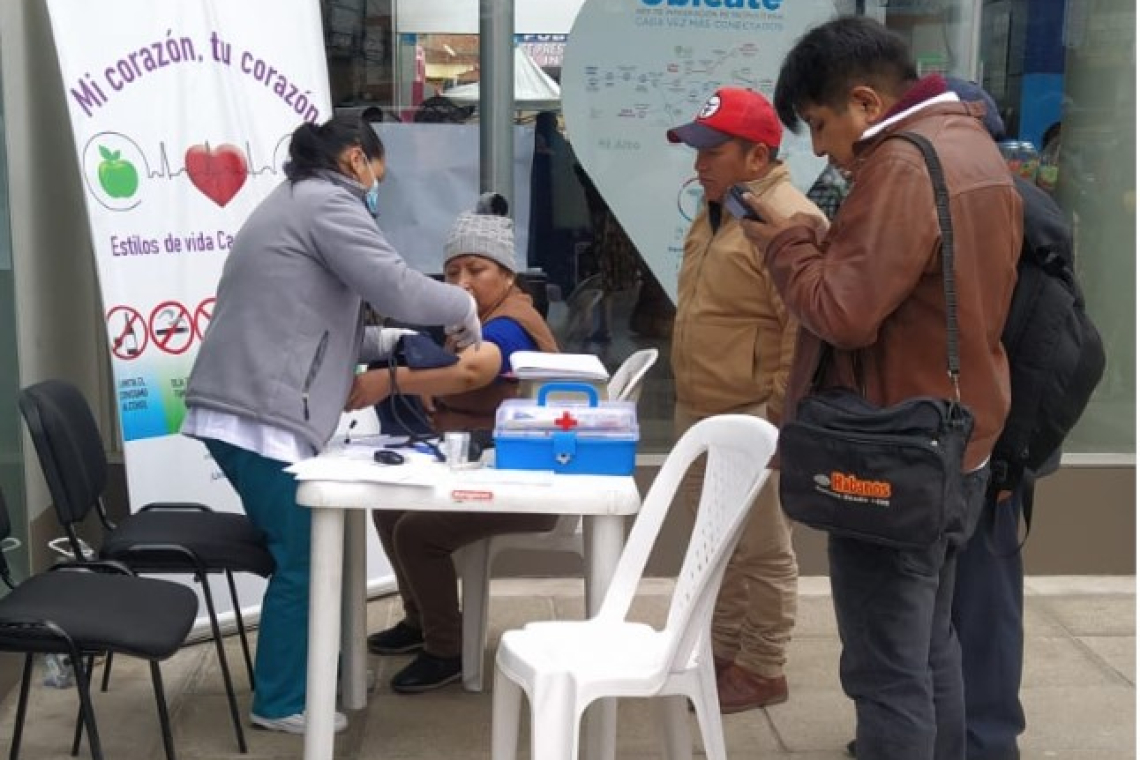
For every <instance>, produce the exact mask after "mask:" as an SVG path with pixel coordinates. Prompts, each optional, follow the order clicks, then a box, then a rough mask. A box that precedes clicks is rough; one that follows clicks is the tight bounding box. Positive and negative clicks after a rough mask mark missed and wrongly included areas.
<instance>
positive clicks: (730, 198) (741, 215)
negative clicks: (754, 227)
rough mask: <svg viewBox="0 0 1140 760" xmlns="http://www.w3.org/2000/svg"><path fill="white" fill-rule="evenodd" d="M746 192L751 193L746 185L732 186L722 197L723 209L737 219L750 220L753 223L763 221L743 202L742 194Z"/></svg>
mask: <svg viewBox="0 0 1140 760" xmlns="http://www.w3.org/2000/svg"><path fill="white" fill-rule="evenodd" d="M748 192H751V191H750V190H749V189H748V186H747V185H733V186H732V187H730V188H728V193H727V194H726V195H725V196H724V207H725V208H726V209H728V213H730V214H732V215H733V216H735V217H736V218H737V219H751V220H752V221H754V222H762V221H764V220H763V219H761V218H760V216H759V214H757V213H756V212H755V211H753V210H752V207H751V206H749V205H748V203H747V202H746V201H745V200H744V194H745V193H748Z"/></svg>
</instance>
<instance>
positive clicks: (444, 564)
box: [372, 510, 558, 657]
mask: <svg viewBox="0 0 1140 760" xmlns="http://www.w3.org/2000/svg"><path fill="white" fill-rule="evenodd" d="M372 520H373V522H375V523H376V531H377V533H379V534H380V543H381V544H383V546H384V552H385V554H387V555H388V560H389V561H390V562H391V563H392V569H393V570H394V571H395V572H396V584H397V585H398V586H399V589H400V598H401V599H402V601H403V603H404V618H405V621H406V622H407V623H408V624H409V625H411V626H412V627H413V628H419V629H420V630H422V631H423V633H424V651H425V652H427V653H428V654H431V655H435V656H436V657H458V656H459V655H460V652H461V650H462V648H463V618H462V617H461V616H460V612H459V592H458V590H457V580H456V577H455V566H454V565H453V564H452V562H451V553H452V552H454V551H455V550H456V549H459V548H460V547H463V546H466V545H467V544H469V543H471V542H473V541H477V540H479V539H482V538H488V537H490V536H495V535H498V534H500V533H524V532H528V531H544V530H550V529H551V528H553V527H554V524H555V523H556V522H558V515H538V514H509V513H505V512H500V513H493V512H485V513H480V514H474V513H456V512H396V511H390V510H376V511H374V512H373V513H372Z"/></svg>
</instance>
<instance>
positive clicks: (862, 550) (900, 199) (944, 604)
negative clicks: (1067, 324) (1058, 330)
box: [746, 18, 1021, 760]
mask: <svg viewBox="0 0 1140 760" xmlns="http://www.w3.org/2000/svg"><path fill="white" fill-rule="evenodd" d="M775 103H776V108H777V111H778V112H779V114H780V119H781V121H783V123H784V124H785V125H787V126H788V127H790V128H795V127H796V126H798V122H799V120H801V119H802V120H803V121H804V122H806V123H807V125H808V127H809V128H810V130H811V137H812V146H813V148H814V150H815V152H816V153H817V154H826V155H827V156H828V157H829V158H830V159H831V160H832V161H833V162H834V163H836V164H837V165H839V166H840V167H841V168H843V169H846V170H849V171H851V172H852V174H853V179H854V186H853V189H852V191H851V194H850V195H849V196H848V197H847V199H846V200H845V201H844V203H843V206H842V207H841V208H840V211H839V214H838V216H837V217H836V218H835V221H834V223H833V225H832V227H831V228H830V230H829V231H828V232H827V233H826V234H824V233H821V232H820V231H819V230H818V228H817V227H815V226H814V224H813V223H812V221H811V220H810V219H807V218H803V217H795V216H793V217H791V218H788V217H787V216H785V215H782V214H780V213H779V212H778V211H776V210H775V209H771V208H768V207H767V206H766V205H765V204H764V203H763V202H762V201H753V203H752V205H753V207H754V209H755V210H756V211H757V212H758V213H759V214H760V215H761V217H762V218H764V219H766V220H767V223H758V222H757V223H752V222H750V223H748V224H747V225H746V227H747V233H748V235H749V238H750V239H751V240H752V242H753V243H754V244H755V245H756V247H757V249H758V252H759V254H760V255H761V256H762V257H763V260H764V261H765V263H766V265H767V267H768V269H769V271H770V272H771V274H772V277H773V279H774V281H775V283H776V288H777V290H778V291H779V292H780V295H781V296H782V297H783V299H784V303H785V304H786V306H787V308H788V310H789V311H790V312H791V313H792V315H793V316H795V317H796V318H797V319H799V321H800V324H801V325H802V329H801V332H800V336H799V339H798V342H797V354H796V359H795V361H794V363H793V367H792V372H791V376H790V379H789V381H788V396H787V409H788V413H789V415H791V414H793V413H794V411H793V410H795V408H796V407H795V405H796V402H797V401H798V399H800V398H801V397H802V396H803V394H804V393H805V392H806V390H807V386H808V384H809V381H810V379H811V376H812V374H813V372H814V370H815V366H816V362H817V360H818V357H819V351H820V347H821V343H822V342H823V341H826V342H827V343H830V344H831V345H832V346H833V347H834V348H835V349H836V352H835V353H836V355H837V360H836V361H834V362H832V372H831V373H830V376H829V377H828V378H826V379H825V382H826V383H829V384H835V385H845V386H847V387H853V388H859V389H861V390H862V392H863V393H864V395H865V396H866V397H867V398H868V400H870V401H871V402H873V403H875V404H879V405H889V404H894V403H897V402H899V401H901V400H903V399H906V398H908V397H913V396H919V395H930V396H941V397H949V396H950V395H952V392H953V391H952V388H951V385H950V381H949V379H948V377H947V372H946V357H947V343H946V315H945V296H944V294H943V290H942V281H941V272H940V252H939V247H940V241H941V233H940V231H939V226H938V221H937V218H936V214H935V208H934V200H933V191H932V189H931V187H932V186H931V180H930V176H929V174H928V173H927V170H926V167H925V163H924V161H923V158H922V155H921V153H920V152H919V151H918V149H917V148H915V147H914V146H913V145H911V144H910V143H909V142H907V141H905V140H901V139H888V138H889V136H890V135H891V134H892V133H896V132H900V131H909V132H916V133H919V134H922V135H923V136H925V137H926V138H927V139H929V140H930V141H931V142H932V143H933V144H934V147H935V150H936V152H937V153H938V156H939V158H940V159H941V163H942V165H943V168H944V173H945V177H946V184H947V188H948V191H949V196H950V212H951V216H952V220H953V228H954V233H955V239H954V257H955V258H954V261H955V266H954V274H955V280H956V286H957V291H958V319H959V323H960V333H961V335H960V340H961V345H960V355H961V389H962V390H961V392H962V398H963V401H964V402H965V403H966V405H967V406H968V407H969V408H970V410H971V411H972V412H973V414H974V418H975V427H974V432H973V435H972V437H971V439H970V442H969V445H968V447H967V451H966V456H965V462H964V465H965V472H964V474H963V477H964V478H966V481H967V493H969V494H970V498H969V504H968V516H969V519H968V521H967V524H966V525H965V526H957V527H951V528H949V529H948V530H947V531H946V533H945V534H944V535H943V537H942V538H941V539H940V540H939V541H937V542H936V543H935V544H934V545H933V546H931V547H929V548H928V549H924V550H920V551H916V550H901V549H895V548H891V547H887V546H883V545H878V544H872V543H868V542H864V541H860V540H856V539H851V538H846V537H842V536H839V535H834V534H833V535H831V536H829V541H828V556H829V560H830V574H831V584H832V596H833V601H834V604H835V612H836V618H837V622H838V625H839V633H840V638H841V640H842V642H843V653H842V657H841V660H840V679H841V682H842V684H843V689H844V691H845V692H846V693H847V695H848V696H849V697H851V698H852V699H853V700H854V701H855V709H856V748H855V749H856V755H857V756H858V757H860V758H866V759H867V760H932V759H937V760H962V758H963V757H964V756H965V722H964V710H963V698H962V674H961V662H960V651H959V648H958V642H957V639H956V637H955V635H954V631H953V627H952V624H951V620H950V605H951V599H952V597H953V585H954V569H955V559H956V554H957V552H958V550H959V549H960V548H961V547H962V545H963V544H964V543H965V541H966V539H967V538H968V537H969V534H970V533H971V532H972V530H973V526H974V523H975V522H976V519H977V515H978V513H979V512H980V508H981V504H982V497H983V490H984V486H985V482H986V477H987V472H986V469H987V462H988V459H989V455H990V450H991V448H992V446H993V443H994V441H995V440H996V438H997V435H998V433H999V432H1000V430H1001V427H1002V424H1003V422H1004V418H1005V414H1006V412H1007V410H1008V406H1009V373H1008V367H1007V364H1006V357H1005V352H1004V350H1003V349H1002V345H1001V331H1002V326H1003V324H1004V323H1005V318H1006V312H1007V311H1008V309H1009V300H1010V295H1011V293H1012V290H1013V285H1014V282H1015V279H1016V265H1017V258H1018V252H1019V250H1020V247H1021V202H1020V198H1019V196H1018V194H1017V192H1016V190H1015V188H1014V186H1013V183H1012V180H1011V179H1010V178H1009V172H1008V171H1007V169H1006V167H1005V164H1004V163H1003V161H1002V159H1001V156H1000V155H999V154H998V151H997V148H996V146H995V145H994V143H993V141H992V140H991V139H990V137H989V135H988V134H987V133H986V132H985V130H984V129H983V128H982V126H981V123H980V121H979V119H978V116H979V115H980V107H979V104H965V103H962V102H961V101H960V100H959V99H958V97H957V96H956V95H954V94H953V93H951V92H948V91H947V88H946V83H945V81H944V80H943V79H942V77H941V76H938V75H932V76H928V77H925V78H923V79H919V78H918V77H917V74H916V71H915V66H914V62H913V58H912V57H911V54H910V52H909V51H908V50H907V47H906V43H905V42H903V41H902V40H901V38H899V37H898V36H896V35H895V34H894V33H892V32H889V31H888V30H887V29H886V28H884V27H883V26H882V25H880V24H879V23H877V22H875V21H871V20H870V19H866V18H842V19H838V20H835V21H831V22H828V23H826V24H823V25H821V26H819V27H816V28H815V29H813V30H811V31H809V32H808V33H807V34H806V35H805V36H804V37H803V38H801V39H800V41H799V42H797V43H796V45H795V47H793V49H792V50H791V52H789V53H788V56H787V58H786V59H785V61H784V63H783V66H782V68H781V71H780V78H779V81H778V83H777V86H776V97H775ZM909 506H910V508H916V509H920V508H922V507H923V506H924V505H921V504H916V505H909Z"/></svg>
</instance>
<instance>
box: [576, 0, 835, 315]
mask: <svg viewBox="0 0 1140 760" xmlns="http://www.w3.org/2000/svg"><path fill="white" fill-rule="evenodd" d="M718 6H719V7H716V8H712V7H702V6H701V5H700V4H698V3H695V2H693V3H684V4H682V3H673V2H672V1H670V2H669V3H668V4H666V3H661V2H650V1H649V0H585V2H583V3H582V7H581V10H579V11H578V16H577V18H576V19H575V20H574V26H573V28H572V29H571V30H570V35H569V38H568V40H567V42H566V47H565V50H564V53H563V58H562V113H563V117H564V118H565V121H566V132H567V136H568V137H569V140H570V143H571V145H573V147H574V155H575V156H576V157H577V159H578V161H579V162H580V163H581V164H582V167H583V168H584V169H585V170H586V173H587V174H589V176H590V179H591V180H593V182H594V185H595V186H596V187H597V188H598V191H599V192H600V193H601V194H602V197H603V198H604V199H605V201H606V203H607V205H609V207H610V209H611V210H612V211H613V212H614V215H615V216H616V217H617V219H618V221H619V222H620V223H621V226H622V228H623V229H624V230H625V231H626V233H627V234H628V235H629V237H630V239H631V240H632V241H633V243H634V245H635V246H636V247H637V250H638V253H640V254H641V257H642V258H643V259H644V260H645V263H646V265H648V267H649V268H650V270H651V271H652V272H653V274H654V275H655V276H656V278H657V280H658V281H659V282H660V283H661V285H662V287H663V288H664V289H665V291H666V292H667V293H668V294H669V296H670V297H671V298H672V299H673V300H674V301H676V299H677V272H678V271H679V269H680V264H681V255H682V253H683V251H684V240H685V234H686V232H688V229H689V226H690V225H691V223H692V220H693V217H694V216H695V215H696V214H697V212H698V211H699V210H700V209H701V207H702V204H703V191H702V189H701V186H700V184H699V183H697V182H696V178H695V177H694V174H695V171H694V169H693V161H694V159H695V158H696V151H694V150H692V149H691V148H688V147H686V146H684V145H671V144H670V143H669V142H668V141H667V140H666V139H665V132H666V131H667V130H669V129H671V128H672V127H676V126H679V125H681V124H684V123H686V122H689V121H692V120H693V118H694V117H696V115H697V114H698V113H699V112H700V111H701V109H702V108H703V107H704V106H705V105H706V103H707V101H708V99H709V96H711V95H712V94H713V93H714V92H716V90H717V88H719V87H722V86H724V85H733V86H737V87H751V88H752V89H754V90H756V91H758V92H761V93H763V94H764V95H765V96H767V97H768V98H771V97H772V92H773V90H774V89H775V86H776V79H777V78H778V76H779V73H780V64H781V63H782V62H783V59H784V55H785V54H786V53H787V51H788V50H789V49H791V47H792V45H793V44H795V41H796V40H797V39H798V38H799V37H800V35H802V34H803V33H804V32H805V31H806V30H807V29H809V28H811V27H813V26H815V25H817V24H819V23H822V22H823V21H826V20H828V19H829V18H832V17H834V16H835V15H836V8H835V3H834V2H833V0H796V1H795V2H790V0H764V2H762V3H759V2H750V3H743V2H741V3H736V4H735V7H731V5H730V3H727V2H725V3H723V4H718ZM801 132H802V134H800V135H796V134H792V133H791V132H790V130H784V138H783V142H782V144H781V146H780V152H779V157H780V159H781V160H782V161H784V163H785V164H786V165H787V166H788V167H789V169H790V170H791V173H792V179H793V182H794V183H795V185H796V187H798V188H799V189H800V190H807V188H808V187H810V186H811V184H812V182H813V181H814V180H815V178H816V177H817V176H818V175H819V172H820V171H821V170H822V169H823V166H824V161H823V160H822V159H820V158H817V157H816V156H814V155H813V154H812V151H811V142H810V138H809V137H808V135H807V131H806V130H801Z"/></svg>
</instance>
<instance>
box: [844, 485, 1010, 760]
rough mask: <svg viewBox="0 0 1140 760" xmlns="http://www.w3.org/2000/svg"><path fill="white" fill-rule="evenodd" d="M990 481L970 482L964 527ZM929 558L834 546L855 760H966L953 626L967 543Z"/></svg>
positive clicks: (952, 538) (959, 539) (949, 539)
mask: <svg viewBox="0 0 1140 760" xmlns="http://www.w3.org/2000/svg"><path fill="white" fill-rule="evenodd" d="M987 475H988V472H987V471H985V470H983V471H980V472H978V473H973V474H971V475H969V476H967V488H966V491H967V494H968V496H967V500H968V505H967V516H966V524H967V525H970V526H972V525H973V524H974V522H975V520H976V516H977V514H978V512H979V511H980V509H981V503H982V498H983V490H984V487H985V481H986V477H987ZM966 537H967V536H966V535H965V534H962V533H958V534H953V535H946V536H943V537H942V538H941V539H940V540H939V541H938V542H936V543H935V544H934V545H933V546H931V547H928V548H926V549H922V550H904V549H896V548H892V547H888V546H881V545H878V544H872V543H868V542H865V541H860V540H857V539H852V538H845V537H843V536H838V535H834V534H833V535H831V536H830V537H829V540H828V558H829V560H830V564H831V567H830V574H831V592H832V600H833V602H834V604H835V617H836V621H837V623H838V625H839V637H840V641H841V642H842V645H843V653H842V655H841V658H840V663H839V677H840V682H841V683H842V684H843V690H844V692H845V693H846V694H847V696H849V697H850V698H851V699H852V700H853V701H854V702H855V715H856V731H855V742H856V750H855V754H856V756H857V757H860V758H873V759H874V760H962V759H963V758H964V757H965V751H966V750H965V744H966V728H965V708H964V704H963V696H962V671H961V653H960V650H959V647H958V639H957V637H956V636H955V633H954V628H953V625H952V624H951V620H950V606H951V602H952V600H953V596H954V577H955V562H956V559H957V554H958V551H959V549H960V547H961V546H962V545H964V543H965V540H966Z"/></svg>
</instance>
